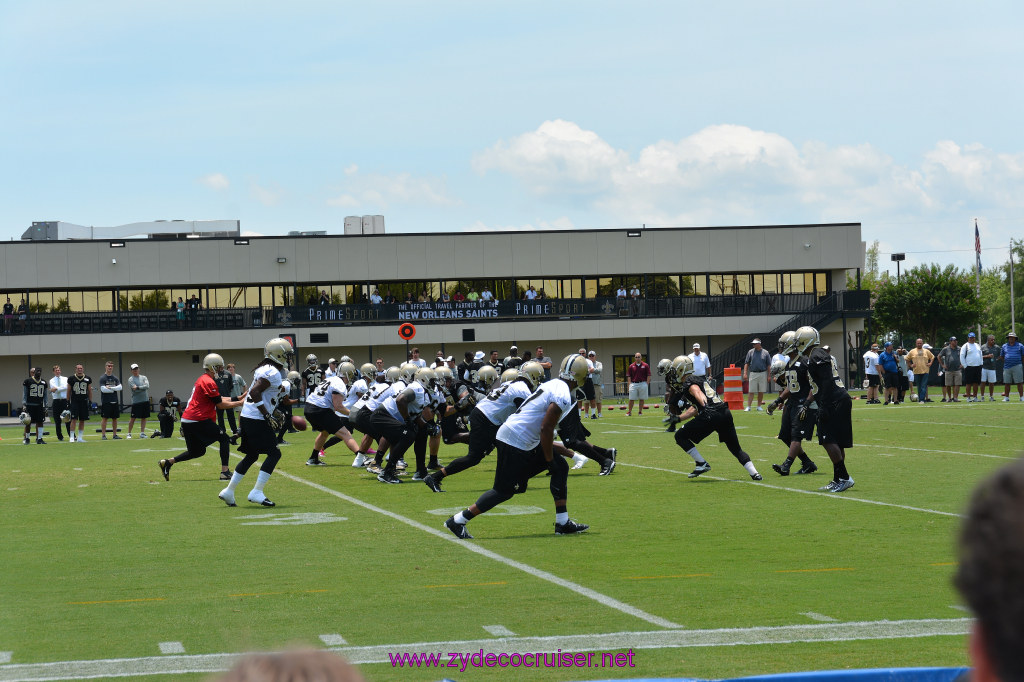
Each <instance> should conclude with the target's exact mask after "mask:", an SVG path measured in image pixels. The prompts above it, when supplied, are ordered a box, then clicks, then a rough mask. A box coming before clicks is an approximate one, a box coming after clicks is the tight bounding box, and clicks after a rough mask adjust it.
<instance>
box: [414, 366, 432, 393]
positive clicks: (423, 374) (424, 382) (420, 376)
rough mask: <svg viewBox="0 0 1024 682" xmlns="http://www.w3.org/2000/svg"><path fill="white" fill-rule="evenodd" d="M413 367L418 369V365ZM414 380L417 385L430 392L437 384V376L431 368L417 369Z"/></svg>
mask: <svg viewBox="0 0 1024 682" xmlns="http://www.w3.org/2000/svg"><path fill="white" fill-rule="evenodd" d="M413 367H416V365H413ZM414 378H415V381H416V383H418V384H419V385H420V386H422V387H423V388H425V389H427V390H428V391H432V390H433V389H434V385H435V384H436V383H437V375H436V374H434V370H432V369H430V368H429V367H417V368H416V374H415V376H414Z"/></svg>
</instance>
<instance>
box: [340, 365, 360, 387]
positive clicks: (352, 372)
mask: <svg viewBox="0 0 1024 682" xmlns="http://www.w3.org/2000/svg"><path fill="white" fill-rule="evenodd" d="M337 376H339V377H341V378H342V379H344V380H345V383H346V384H347V385H349V386H351V385H352V382H353V381H355V380H356V378H357V377H358V376H359V374H358V373H357V372H356V366H355V365H353V364H352V363H351V362H343V363H341V364H340V365H338V373H337Z"/></svg>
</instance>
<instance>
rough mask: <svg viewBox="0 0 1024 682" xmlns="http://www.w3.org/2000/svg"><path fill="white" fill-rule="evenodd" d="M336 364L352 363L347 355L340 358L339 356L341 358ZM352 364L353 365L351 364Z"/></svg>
mask: <svg viewBox="0 0 1024 682" xmlns="http://www.w3.org/2000/svg"><path fill="white" fill-rule="evenodd" d="M338 362H352V358H350V357H349V356H347V355H342V356H341V357H340V358H339V359H338ZM352 364H355V363H354V362H353V363H352Z"/></svg>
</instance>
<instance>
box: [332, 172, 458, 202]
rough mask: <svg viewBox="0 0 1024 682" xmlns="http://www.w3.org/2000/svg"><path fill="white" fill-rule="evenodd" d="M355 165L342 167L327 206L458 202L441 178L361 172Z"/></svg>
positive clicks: (409, 174)
mask: <svg viewBox="0 0 1024 682" xmlns="http://www.w3.org/2000/svg"><path fill="white" fill-rule="evenodd" d="M358 170H359V169H358V167H357V166H355V165H352V166H349V167H348V168H346V169H345V171H344V173H345V175H346V180H345V182H344V184H343V185H342V186H341V188H340V191H339V193H338V194H336V195H335V196H333V197H331V198H329V199H327V205H328V206H340V207H343V208H361V209H362V210H363V211H364V212H366V213H373V212H381V211H383V210H385V209H386V208H388V207H389V206H393V205H402V206H457V205H458V204H460V203H461V202H460V201H459V200H457V199H455V198H453V197H451V196H449V194H448V188H447V183H446V182H445V180H444V178H435V177H429V176H415V175H412V174H411V173H398V174H395V175H384V174H378V173H369V174H366V175H361V174H360V173H359V172H358Z"/></svg>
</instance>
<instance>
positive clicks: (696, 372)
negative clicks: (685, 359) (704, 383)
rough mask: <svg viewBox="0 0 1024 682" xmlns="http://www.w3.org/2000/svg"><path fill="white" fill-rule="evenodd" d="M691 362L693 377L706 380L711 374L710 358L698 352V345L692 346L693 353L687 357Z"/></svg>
mask: <svg viewBox="0 0 1024 682" xmlns="http://www.w3.org/2000/svg"><path fill="white" fill-rule="evenodd" d="M689 357H690V359H691V360H693V376H695V377H698V378H702V379H706V378H707V377H708V375H709V374H711V358H709V357H708V354H707V353H702V352H700V344H699V343H695V344H693V352H692V353H690V355H689Z"/></svg>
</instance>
